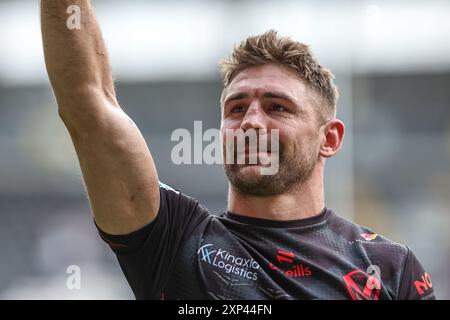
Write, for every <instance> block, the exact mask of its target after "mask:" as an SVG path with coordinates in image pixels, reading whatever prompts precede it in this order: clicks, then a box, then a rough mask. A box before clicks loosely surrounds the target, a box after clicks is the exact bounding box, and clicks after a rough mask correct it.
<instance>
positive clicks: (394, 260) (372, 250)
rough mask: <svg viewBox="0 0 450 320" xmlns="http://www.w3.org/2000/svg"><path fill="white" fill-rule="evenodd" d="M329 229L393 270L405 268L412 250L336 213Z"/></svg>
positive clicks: (333, 214) (330, 220)
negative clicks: (389, 265)
mask: <svg viewBox="0 0 450 320" xmlns="http://www.w3.org/2000/svg"><path fill="white" fill-rule="evenodd" d="M329 228H330V229H331V230H332V231H333V232H334V233H335V234H336V236H339V237H341V238H344V241H346V242H347V243H348V245H349V246H350V247H354V248H355V249H359V250H364V251H365V252H367V253H368V255H369V256H371V257H372V258H374V260H376V261H378V262H384V264H387V263H389V264H393V266H392V267H393V268H401V269H402V268H403V267H404V264H405V262H406V260H407V258H408V255H409V254H410V249H409V248H408V247H407V246H406V245H404V244H402V243H399V242H397V241H394V240H392V239H390V238H388V237H386V236H384V235H382V234H380V233H378V232H376V231H374V230H372V229H370V228H368V227H365V226H362V225H359V224H357V223H355V222H352V221H349V220H347V219H345V218H343V217H341V216H338V215H337V214H335V213H334V212H333V213H332V216H331V219H329Z"/></svg>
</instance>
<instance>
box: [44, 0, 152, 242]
mask: <svg viewBox="0 0 450 320" xmlns="http://www.w3.org/2000/svg"><path fill="white" fill-rule="evenodd" d="M73 5H75V6H78V8H80V17H81V24H80V27H81V28H80V29H77V28H75V29H72V30H71V28H69V27H68V26H67V23H66V21H67V19H68V18H69V16H70V14H69V13H68V12H67V11H68V8H69V7H70V6H73ZM72 8H75V9H76V8H77V7H72ZM69 12H70V13H75V14H76V11H70V10H69ZM41 27H42V37H43V44H44V54H45V63H46V66H47V71H48V75H49V78H50V82H51V85H52V87H53V91H54V94H55V96H56V100H57V104H58V111H59V115H60V117H61V119H62V121H63V122H64V124H65V126H66V128H67V130H68V132H69V134H70V136H71V138H72V142H73V144H74V146H75V150H76V153H77V156H78V160H79V163H80V167H81V171H82V173H83V178H84V182H85V186H86V190H87V193H88V196H89V202H90V206H91V209H92V212H93V214H94V219H95V221H96V223H97V224H98V226H99V227H100V228H101V229H102V230H103V231H105V232H107V233H110V234H127V233H130V232H132V231H135V230H137V229H139V228H141V227H143V226H144V225H146V224H148V223H149V222H151V221H152V220H153V219H154V218H155V217H156V214H157V212H158V210H159V202H160V200H159V186H158V176H157V172H156V169H155V165H154V162H153V159H152V157H151V154H150V151H149V149H148V147H147V145H146V143H145V140H144V138H143V136H142V134H141V133H140V131H139V129H138V128H137V127H136V125H135V124H134V122H133V121H132V120H131V119H130V118H129V117H128V116H127V115H126V114H125V112H124V111H123V110H122V109H121V108H120V106H119V104H118V102H117V99H116V95H115V91H114V84H113V79H112V75H111V67H110V64H109V60H108V54H107V50H106V48H105V43H104V41H103V39H102V35H101V31H100V29H99V26H98V24H97V21H96V18H95V15H94V11H93V9H92V6H91V4H90V1H89V0H41Z"/></svg>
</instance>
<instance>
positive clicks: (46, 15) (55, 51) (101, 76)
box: [41, 0, 115, 111]
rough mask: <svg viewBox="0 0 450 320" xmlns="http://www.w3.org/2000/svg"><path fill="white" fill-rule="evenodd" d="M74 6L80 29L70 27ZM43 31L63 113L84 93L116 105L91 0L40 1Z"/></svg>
mask: <svg viewBox="0 0 450 320" xmlns="http://www.w3.org/2000/svg"><path fill="white" fill-rule="evenodd" d="M72 5H77V6H78V7H79V8H80V13H81V14H80V18H81V25H80V26H81V28H80V29H73V30H70V29H69V28H68V27H67V24H66V23H67V19H68V17H69V16H70V14H68V13H67V8H68V7H69V6H72ZM41 28H42V37H43V44H44V55H45V63H46V66H47V71H48V75H49V78H50V82H51V84H52V87H53V90H54V92H55V95H56V98H57V101H58V105H59V107H60V111H61V108H65V105H66V104H70V101H73V100H74V98H76V97H75V96H78V98H80V97H79V95H82V93H83V91H84V90H86V91H87V95H89V94H91V93H92V91H93V90H94V91H96V92H99V93H101V94H103V95H104V96H105V98H107V99H108V100H110V101H115V93H114V84H113V79H112V74H111V67H110V63H109V59H108V54H107V50H106V46H105V43H104V41H103V38H102V35H101V31H100V28H99V25H98V23H97V21H96V18H95V14H94V11H93V8H92V6H91V4H90V1H89V0H41ZM76 100H79V99H76Z"/></svg>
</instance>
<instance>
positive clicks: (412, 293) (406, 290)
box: [398, 248, 436, 300]
mask: <svg viewBox="0 0 450 320" xmlns="http://www.w3.org/2000/svg"><path fill="white" fill-rule="evenodd" d="M398 298H399V299H401V300H435V299H436V297H435V295H434V291H433V284H432V282H431V278H430V275H429V274H428V272H426V271H425V270H424V268H423V266H422V264H421V263H420V262H419V260H418V259H417V257H416V256H415V255H414V253H413V252H412V251H411V249H409V248H408V256H407V258H406V262H405V269H404V271H403V276H402V281H401V284H400V291H399V297H398Z"/></svg>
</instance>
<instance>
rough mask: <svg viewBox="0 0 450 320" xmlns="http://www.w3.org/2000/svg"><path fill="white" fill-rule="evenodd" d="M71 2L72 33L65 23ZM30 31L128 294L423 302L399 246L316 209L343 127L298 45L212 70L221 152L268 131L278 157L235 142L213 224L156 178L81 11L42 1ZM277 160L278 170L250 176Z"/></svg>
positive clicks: (86, 8) (426, 287) (318, 73)
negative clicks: (224, 204)
mask: <svg viewBox="0 0 450 320" xmlns="http://www.w3.org/2000/svg"><path fill="white" fill-rule="evenodd" d="M73 4H75V5H77V6H79V8H80V10H81V14H82V25H81V29H80V30H78V29H74V30H71V29H70V28H67V27H66V21H65V18H66V17H67V14H66V12H67V8H68V7H69V6H70V5H73ZM41 21H42V33H43V42H44V52H45V59H46V65H47V70H48V73H49V77H50V81H51V84H52V87H53V90H54V93H55V96H56V99H57V103H58V108H59V115H60V117H61V119H62V120H63V122H64V124H65V125H66V127H67V129H68V131H69V133H70V135H71V138H72V141H73V143H74V146H75V149H76V152H77V155H78V159H79V163H80V167H81V170H82V173H83V177H84V181H85V185H86V189H87V192H88V195H89V201H90V205H91V208H92V211H93V214H94V219H95V222H96V225H97V227H98V228H99V232H100V235H101V237H102V238H103V239H104V240H105V241H106V242H107V243H108V244H109V245H110V247H111V248H112V250H113V251H114V252H115V253H116V255H117V257H118V260H119V263H120V265H121V267H122V270H123V272H124V274H125V276H126V278H127V280H128V282H129V283H130V286H131V288H132V290H133V292H134V294H135V296H136V298H138V299H373V300H378V299H434V294H433V289H432V283H431V280H430V277H429V275H428V273H426V272H425V271H424V270H423V268H422V266H421V265H420V263H419V262H418V260H417V259H416V257H415V256H414V254H413V253H412V252H411V250H410V249H409V248H407V247H405V246H403V245H401V244H397V243H394V242H392V241H390V240H388V239H386V238H384V237H382V236H381V235H377V234H376V233H374V232H372V231H370V230H368V229H366V228H363V227H360V226H358V225H355V224H353V223H351V222H349V221H346V220H344V219H343V218H340V217H339V216H337V215H336V214H335V213H334V212H333V211H332V210H330V209H328V208H326V207H325V204H324V192H323V172H324V165H325V159H327V158H330V157H332V156H334V155H335V154H336V153H337V152H338V151H339V149H340V148H341V145H342V141H343V136H344V124H343V123H342V122H341V121H340V120H338V119H337V118H336V100H337V90H336V88H335V86H334V84H333V81H332V78H333V76H332V74H331V73H330V72H329V71H328V70H327V69H325V68H323V67H322V66H320V65H319V64H318V63H317V61H316V60H315V59H314V57H313V56H312V54H311V52H310V50H309V48H308V47H307V46H305V45H304V44H302V43H299V42H296V41H293V40H291V39H289V38H282V37H279V36H278V35H277V33H276V32H274V31H269V32H267V33H265V34H262V35H259V36H254V37H250V38H248V39H246V40H245V41H243V42H242V43H241V44H240V45H239V46H238V47H236V48H235V49H234V50H233V52H232V54H231V55H230V57H229V58H228V59H226V60H225V61H224V62H223V63H222V67H223V75H224V90H223V94H222V97H221V100H220V103H221V114H222V121H221V132H222V139H223V142H224V144H223V145H224V146H225V147H224V149H226V148H227V146H229V145H230V141H229V140H227V135H226V134H225V133H226V132H228V131H230V130H231V131H239V132H244V133H246V132H250V131H254V132H256V133H257V134H258V139H265V138H263V137H265V136H267V135H268V133H271V132H275V131H276V132H278V137H279V139H278V141H276V142H278V144H279V148H277V149H271V148H268V149H267V150H266V151H265V152H263V150H261V149H257V150H256V151H255V150H253V151H252V149H251V146H249V145H248V144H246V145H245V147H246V148H245V152H244V158H245V161H244V163H243V164H240V163H230V162H226V163H225V172H226V175H227V177H228V180H229V195H228V210H227V212H225V213H222V214H220V215H213V214H211V213H210V212H209V211H208V210H207V209H206V208H205V207H204V206H202V205H200V204H199V203H198V202H197V201H196V200H195V199H192V198H190V197H188V196H186V195H185V194H183V193H181V192H179V191H175V190H173V189H172V188H170V187H168V186H166V185H164V184H162V183H160V182H159V179H158V175H157V171H156V169H155V165H154V162H153V160H152V157H151V154H150V152H149V150H148V148H147V145H146V143H145V141H144V138H143V137H142V135H141V134H140V132H139V130H138V128H137V127H136V126H135V124H134V123H133V121H132V120H131V119H130V118H129V117H128V116H127V115H126V114H125V113H124V112H123V110H122V109H121V108H120V106H119V104H118V102H117V98H116V94H115V91H114V86H113V80H112V76H111V68H110V65H109V61H108V55H107V52H106V49H105V45H104V42H103V40H102V37H101V33H100V30H99V27H98V25H97V22H96V20H95V16H94V14H93V10H92V7H91V5H90V2H89V1H88V0H76V1H75V0H70V1H68V0H60V1H53V0H42V1H41ZM155 114H156V112H155ZM270 142H275V141H270ZM232 152H233V157H232V158H233V160H234V158H235V156H236V155H237V151H236V148H234V149H233V150H232ZM255 153H256V154H257V156H258V157H257V158H258V161H257V162H256V163H251V162H250V161H248V160H249V159H250V157H251V156H254V155H255ZM224 154H225V151H224ZM275 156H277V159H279V161H278V164H277V165H278V170H277V172H276V173H274V174H272V175H264V174H262V170H263V169H264V168H265V167H267V166H268V165H269V164H270V163H271V162H273V161H274V159H275ZM263 160H266V161H263ZM267 160H268V161H267ZM233 162H234V161H233Z"/></svg>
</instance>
